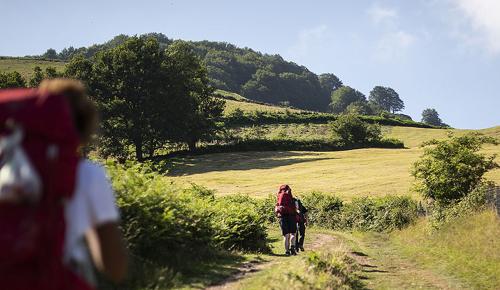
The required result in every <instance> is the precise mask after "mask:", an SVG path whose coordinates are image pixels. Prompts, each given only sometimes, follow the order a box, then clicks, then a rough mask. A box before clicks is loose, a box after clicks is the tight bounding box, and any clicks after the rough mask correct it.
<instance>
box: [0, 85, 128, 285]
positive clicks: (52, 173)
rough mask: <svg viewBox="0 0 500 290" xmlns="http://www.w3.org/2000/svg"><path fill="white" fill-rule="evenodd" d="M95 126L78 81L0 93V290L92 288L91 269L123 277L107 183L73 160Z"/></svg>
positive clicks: (90, 166) (123, 258) (94, 169)
mask: <svg viewBox="0 0 500 290" xmlns="http://www.w3.org/2000/svg"><path fill="white" fill-rule="evenodd" d="M96 127H97V111H96V107H95V105H94V103H93V102H92V101H91V100H90V99H89V98H88V96H87V93H86V90H85V87H84V85H83V84H82V83H81V82H79V81H76V80H70V79H53V80H45V81H43V82H42V83H41V84H40V86H39V88H38V89H7V90H0V288H2V289H10V290H24V289H39V290H66V289H74V290H89V289H94V288H95V286H96V282H95V281H96V279H95V276H94V273H93V269H94V266H95V268H97V269H98V270H99V271H100V272H102V273H103V274H104V275H105V276H106V277H108V278H109V279H110V280H112V281H114V282H120V281H122V280H123V279H124V278H125V275H126V270H127V263H128V258H127V251H126V249H125V247H124V244H123V239H122V235H121V233H120V230H119V213H118V210H117V208H116V205H115V200H114V195H113V191H112V189H111V186H110V182H109V180H108V179H107V177H106V174H105V171H104V169H103V168H102V167H100V166H98V165H97V164H94V163H92V162H90V161H89V160H87V159H85V158H83V156H82V154H81V149H82V148H83V146H85V145H86V144H88V142H89V141H90V139H91V136H92V135H93V134H94V132H95V129H96Z"/></svg>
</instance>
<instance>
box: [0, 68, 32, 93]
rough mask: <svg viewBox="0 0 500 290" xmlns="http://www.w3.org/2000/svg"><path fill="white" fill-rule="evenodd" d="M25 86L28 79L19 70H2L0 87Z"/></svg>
mask: <svg viewBox="0 0 500 290" xmlns="http://www.w3.org/2000/svg"><path fill="white" fill-rule="evenodd" d="M24 87H26V80H25V79H24V78H23V76H22V75H21V74H20V73H18V72H17V71H13V72H7V73H2V72H0V89H5V88H24Z"/></svg>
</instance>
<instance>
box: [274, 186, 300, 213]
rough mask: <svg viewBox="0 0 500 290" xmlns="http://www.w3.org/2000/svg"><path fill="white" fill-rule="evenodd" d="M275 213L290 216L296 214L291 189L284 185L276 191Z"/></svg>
mask: <svg viewBox="0 0 500 290" xmlns="http://www.w3.org/2000/svg"><path fill="white" fill-rule="evenodd" d="M275 212H276V213H277V214H278V215H292V214H295V212H296V209H295V203H294V202H293V196H292V189H291V188H290V186H288V185H286V184H285V185H282V186H280V189H279V191H278V202H277V203H276V207H275Z"/></svg>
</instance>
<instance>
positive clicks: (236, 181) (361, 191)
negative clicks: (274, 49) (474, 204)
mask: <svg viewBox="0 0 500 290" xmlns="http://www.w3.org/2000/svg"><path fill="white" fill-rule="evenodd" d="M480 131H481V132H483V133H485V134H488V135H490V136H498V134H499V132H500V127H495V128H491V129H486V130H480ZM386 132H387V133H386V134H387V135H388V136H390V137H395V138H399V139H401V140H403V141H404V142H405V145H406V146H407V147H409V148H408V149H358V150H348V151H336V152H284V151H283V152H280V151H278V152H275V151H269V152H237V153H216V154H206V155H200V156H194V157H186V158H179V159H176V160H175V162H174V168H173V169H172V170H171V171H170V172H169V173H168V176H169V178H171V179H172V180H173V181H175V182H178V183H181V184H183V183H184V184H188V183H190V182H194V183H196V184H199V185H203V186H206V187H208V188H211V189H214V190H216V191H217V193H218V194H221V195H226V194H233V193H245V194H249V195H252V196H260V197H263V196H267V195H268V194H269V193H274V192H275V190H276V189H277V188H278V186H279V185H280V184H282V183H288V184H290V185H291V186H292V188H294V190H295V192H296V193H298V194H300V193H305V192H310V191H322V192H327V193H332V194H336V195H338V196H340V197H343V198H348V199H350V198H352V197H355V196H363V195H374V196H381V195H387V194H406V193H410V194H411V195H413V196H415V197H417V195H416V194H415V193H414V192H412V191H411V185H412V183H413V177H412V176H411V175H410V168H411V166H412V164H413V162H415V161H416V160H417V159H418V158H419V156H420V155H421V154H422V149H421V148H419V147H418V145H419V144H420V143H422V142H423V141H426V140H430V139H433V138H445V137H446V134H447V130H440V129H420V128H409V127H393V128H390V129H386ZM459 132H463V131H459ZM484 152H485V153H487V154H494V153H497V154H498V153H500V146H487V147H486V148H485V149H484ZM486 176H487V178H488V179H490V180H493V181H495V182H497V183H500V170H498V169H497V170H494V171H492V172H489V173H488V174H487V175H486Z"/></svg>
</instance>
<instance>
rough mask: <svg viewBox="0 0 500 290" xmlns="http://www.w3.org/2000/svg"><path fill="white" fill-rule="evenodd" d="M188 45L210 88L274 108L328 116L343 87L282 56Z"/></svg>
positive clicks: (75, 51)
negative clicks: (336, 93)
mask: <svg viewBox="0 0 500 290" xmlns="http://www.w3.org/2000/svg"><path fill="white" fill-rule="evenodd" d="M140 37H143V38H149V37H153V38H155V39H156V40H157V41H158V43H159V46H160V48H161V49H165V48H167V47H168V46H170V45H172V43H173V41H172V40H171V39H169V38H167V37H166V36H165V35H163V34H161V33H147V34H143V35H141V36H140ZM129 38H130V37H129V36H127V35H117V36H116V37H114V38H113V39H111V40H110V41H107V42H105V43H102V44H94V45H92V46H89V47H80V48H73V47H69V48H67V49H66V48H65V49H63V50H61V52H60V53H57V52H56V51H55V50H49V51H47V53H45V54H44V55H42V57H49V58H55V59H62V60H69V59H71V58H73V57H74V56H76V55H79V54H82V55H83V56H84V57H86V58H91V57H93V56H94V55H95V54H96V53H98V52H99V51H103V50H106V49H111V48H114V47H117V46H119V45H121V44H123V43H124V42H125V41H126V40H127V39H129ZM189 44H191V46H192V47H193V51H194V53H195V54H196V55H197V56H198V57H200V58H201V60H202V61H203V63H204V64H205V65H206V67H207V73H208V78H209V81H210V85H212V86H214V87H216V88H218V89H223V90H228V91H232V92H236V93H239V94H241V95H244V96H245V97H247V98H249V99H253V100H258V101H262V102H266V103H271V104H279V103H281V102H289V103H290V105H292V106H294V107H297V108H302V109H309V110H317V111H323V112H326V111H328V110H329V104H330V102H331V98H330V97H331V92H332V91H333V90H335V89H337V88H338V87H340V86H341V85H342V82H341V81H340V80H339V79H338V78H337V77H336V76H335V75H333V74H324V75H323V76H321V77H318V76H317V75H316V74H314V73H312V72H311V71H309V70H308V69H307V68H306V67H304V66H301V65H298V64H296V63H294V62H291V61H286V60H285V59H283V58H282V57H281V56H280V55H269V54H264V53H260V52H257V51H255V50H253V49H251V48H247V47H245V48H240V47H237V46H235V45H233V44H230V43H227V42H213V41H192V42H189Z"/></svg>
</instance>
